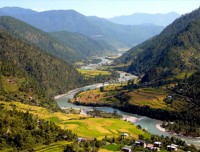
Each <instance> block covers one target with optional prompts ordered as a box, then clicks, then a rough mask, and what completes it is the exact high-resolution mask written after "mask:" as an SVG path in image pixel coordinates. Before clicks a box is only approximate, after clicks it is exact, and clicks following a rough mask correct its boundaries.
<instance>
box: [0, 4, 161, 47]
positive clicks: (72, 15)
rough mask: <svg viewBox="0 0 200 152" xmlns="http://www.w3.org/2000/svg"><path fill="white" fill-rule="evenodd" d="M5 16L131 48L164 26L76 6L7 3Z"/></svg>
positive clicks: (51, 30)
mask: <svg viewBox="0 0 200 152" xmlns="http://www.w3.org/2000/svg"><path fill="white" fill-rule="evenodd" d="M0 15H1V16H5V15H6V16H13V17H15V18H17V19H20V20H22V21H25V22H26V23H29V24H31V25H32V26H34V27H37V28H39V29H41V30H43V31H46V32H55V31H69V32H78V33H81V34H84V35H86V36H88V37H90V38H93V39H95V40H104V41H106V42H107V43H109V44H110V45H113V46H114V47H116V48H127V47H132V46H134V45H136V44H139V43H141V42H143V41H145V40H146V39H148V38H150V37H152V36H154V35H156V34H159V33H160V32H161V30H162V29H163V27H162V26H156V25H132V26H130V25H120V24H115V23H112V22H110V21H108V20H106V19H102V18H98V17H87V16H84V15H82V14H80V13H78V12H76V11H74V10H53V11H45V12H35V11H33V10H28V9H23V8H16V7H6V8H1V9H0Z"/></svg>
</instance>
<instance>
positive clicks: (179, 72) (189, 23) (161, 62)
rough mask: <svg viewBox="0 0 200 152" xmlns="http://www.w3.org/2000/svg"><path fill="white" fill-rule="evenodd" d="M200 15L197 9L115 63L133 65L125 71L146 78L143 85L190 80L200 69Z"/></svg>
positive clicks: (125, 68)
mask: <svg viewBox="0 0 200 152" xmlns="http://www.w3.org/2000/svg"><path fill="white" fill-rule="evenodd" d="M199 12H200V9H197V10H195V11H193V12H192V13H190V14H186V15H184V16H182V17H181V18H179V19H177V20H176V21H175V22H173V23H172V24H171V25H169V26H167V27H166V28H165V29H164V30H163V31H162V32H161V33H160V34H159V35H158V36H155V37H153V38H152V39H149V40H147V41H145V42H144V43H142V44H140V45H138V46H136V47H133V48H132V49H130V50H129V51H127V52H126V53H125V54H124V55H123V56H122V57H120V58H119V59H117V60H116V63H119V64H129V63H131V65H128V66H127V67H122V69H124V70H126V71H128V72H131V73H134V74H137V75H140V74H145V75H144V77H143V78H142V82H151V83H152V82H157V83H159V82H162V81H165V80H166V78H169V79H172V80H173V79H174V78H175V79H176V78H177V79H180V78H182V77H184V73H185V72H186V73H188V76H190V75H191V73H192V72H194V71H195V70H197V69H198V68H199V66H200V58H199V56H200V52H199V48H200V45H199V39H200V38H199V32H200V31H199V26H200V19H199V17H200V15H199Z"/></svg>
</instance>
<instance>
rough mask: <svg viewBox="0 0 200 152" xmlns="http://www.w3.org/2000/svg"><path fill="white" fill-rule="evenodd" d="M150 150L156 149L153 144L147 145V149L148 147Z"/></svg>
mask: <svg viewBox="0 0 200 152" xmlns="http://www.w3.org/2000/svg"><path fill="white" fill-rule="evenodd" d="M146 148H147V149H148V150H153V149H154V147H153V144H147V147H146Z"/></svg>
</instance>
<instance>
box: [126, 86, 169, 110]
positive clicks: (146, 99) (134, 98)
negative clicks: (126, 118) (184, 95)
mask: <svg viewBox="0 0 200 152" xmlns="http://www.w3.org/2000/svg"><path fill="white" fill-rule="evenodd" d="M128 95H129V96H130V100H129V103H130V104H134V105H140V106H150V107H151V108H155V109H158V108H161V109H166V108H169V107H168V106H167V104H166V103H165V102H164V101H163V100H164V99H165V98H166V95H167V94H166V92H165V91H163V90H161V89H152V88H146V89H138V90H136V91H132V92H130V93H128Z"/></svg>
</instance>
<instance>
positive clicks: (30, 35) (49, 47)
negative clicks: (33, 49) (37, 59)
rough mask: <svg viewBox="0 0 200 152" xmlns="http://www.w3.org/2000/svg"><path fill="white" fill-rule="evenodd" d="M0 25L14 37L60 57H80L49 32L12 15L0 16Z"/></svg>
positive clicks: (66, 58) (66, 60) (64, 58)
mask: <svg viewBox="0 0 200 152" xmlns="http://www.w3.org/2000/svg"><path fill="white" fill-rule="evenodd" d="M0 26H2V27H3V28H4V29H5V30H6V31H7V32H9V33H10V34H12V36H14V37H16V38H20V39H23V40H24V41H26V42H28V43H30V44H34V45H36V46H37V47H39V48H40V49H42V50H44V51H45V52H47V53H49V54H51V55H53V56H55V57H58V58H60V59H62V60H63V61H65V62H73V61H77V60H78V59H79V60H80V59H82V57H81V56H79V54H78V53H77V52H76V51H75V50H73V49H72V48H70V47H69V46H67V45H64V44H62V43H61V42H59V41H58V40H57V39H55V38H54V37H52V36H51V35H50V34H48V33H46V32H43V31H41V30H39V29H37V28H35V27H33V26H31V25H28V24H26V23H25V22H22V21H20V20H17V19H15V18H13V17H8V16H1V17H0Z"/></svg>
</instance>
